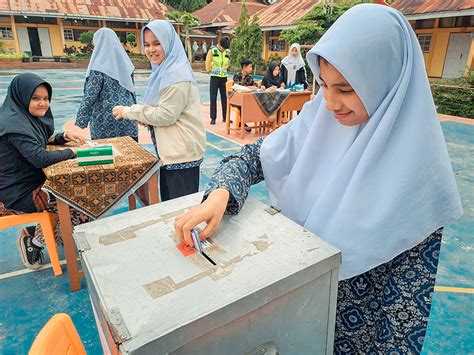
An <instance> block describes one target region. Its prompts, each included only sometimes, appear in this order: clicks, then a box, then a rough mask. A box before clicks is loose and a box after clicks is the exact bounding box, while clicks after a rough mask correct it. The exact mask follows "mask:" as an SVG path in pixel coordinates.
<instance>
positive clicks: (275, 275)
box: [74, 193, 341, 352]
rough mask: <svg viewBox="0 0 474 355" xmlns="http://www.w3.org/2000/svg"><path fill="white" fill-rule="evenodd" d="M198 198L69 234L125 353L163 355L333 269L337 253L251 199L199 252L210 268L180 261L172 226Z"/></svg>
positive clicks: (192, 259)
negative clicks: (152, 350) (156, 352)
mask: <svg viewBox="0 0 474 355" xmlns="http://www.w3.org/2000/svg"><path fill="white" fill-rule="evenodd" d="M201 199H202V193H197V194H193V195H189V196H185V197H183V198H179V199H175V200H171V201H167V202H164V203H160V204H156V205H153V206H149V207H145V208H140V209H138V210H134V211H130V212H126V213H122V214H118V215H114V216H111V217H108V218H104V219H99V220H96V221H93V222H90V223H87V224H83V225H79V226H77V227H75V228H74V238H75V240H76V244H77V247H78V250H79V251H80V252H81V256H82V264H83V268H84V272H85V275H86V278H87V283H88V287H89V292H90V294H91V298H92V299H93V301H94V302H96V303H95V305H96V306H95V308H97V309H96V312H98V313H103V316H104V319H106V320H107V322H108V323H109V326H110V327H111V328H112V333H113V335H114V338H115V341H116V343H118V344H121V346H122V349H124V350H125V351H126V352H133V350H134V349H138V348H140V347H142V346H144V345H146V344H148V343H150V342H156V341H159V343H160V347H161V349H162V350H163V352H167V351H172V350H174V349H177V348H178V347H180V346H182V345H183V344H186V343H188V342H190V341H192V340H193V339H196V338H198V337H200V336H202V335H203V334H206V333H209V332H212V331H213V330H214V329H216V328H218V327H220V326H222V325H224V324H227V323H228V322H230V321H232V320H235V319H237V318H239V317H241V316H243V315H245V314H247V313H249V312H252V311H254V310H256V309H258V308H259V307H262V306H263V305H265V304H266V303H269V302H271V301H272V300H274V299H276V298H278V297H280V296H282V295H284V294H286V293H289V292H291V291H292V290H294V289H296V288H298V287H301V286H303V285H305V284H307V283H309V282H312V281H314V280H315V279H317V278H319V277H320V276H321V275H323V274H326V273H328V272H330V271H333V270H337V269H338V267H339V264H340V262H341V254H340V251H339V250H338V249H337V248H335V247H333V246H332V245H330V244H328V243H327V242H325V241H323V240H322V239H320V238H319V237H317V236H315V235H314V234H312V233H311V232H309V231H307V230H305V229H304V228H303V227H301V226H299V225H298V224H296V223H294V222H292V221H291V220H289V219H288V218H286V217H285V216H283V215H282V214H281V213H279V211H278V210H277V209H273V208H270V207H269V206H267V205H265V204H263V203H261V202H260V201H258V200H257V199H254V198H249V199H248V200H247V201H246V203H245V205H244V207H243V209H242V210H241V212H240V213H239V214H238V215H233V216H224V218H223V220H222V223H221V225H220V227H219V228H218V230H217V231H216V233H215V234H214V235H213V237H212V238H211V239H210V242H209V244H208V245H206V246H205V248H204V252H205V253H206V255H208V256H209V258H210V259H211V260H208V259H206V258H205V257H204V256H203V255H201V254H200V253H197V252H195V253H194V254H192V255H189V256H184V255H183V253H182V251H180V250H179V249H178V248H177V244H178V242H177V240H176V238H177V237H176V234H175V232H174V221H175V217H176V216H178V215H181V214H182V213H184V212H185V211H187V210H188V209H190V208H192V207H193V206H195V205H197V204H199V203H200V202H201ZM213 263H214V264H215V265H213ZM196 322H197V323H196ZM193 324H194V326H193ZM196 324H198V325H199V326H195V325H196Z"/></svg>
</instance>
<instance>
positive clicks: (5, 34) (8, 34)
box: [0, 27, 13, 39]
mask: <svg viewBox="0 0 474 355" xmlns="http://www.w3.org/2000/svg"><path fill="white" fill-rule="evenodd" d="M0 39H13V31H12V28H11V27H0Z"/></svg>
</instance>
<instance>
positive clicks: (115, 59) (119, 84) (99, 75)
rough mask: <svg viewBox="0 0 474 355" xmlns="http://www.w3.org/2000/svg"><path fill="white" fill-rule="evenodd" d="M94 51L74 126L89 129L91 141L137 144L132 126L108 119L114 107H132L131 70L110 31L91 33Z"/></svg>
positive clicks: (131, 65)
mask: <svg viewBox="0 0 474 355" xmlns="http://www.w3.org/2000/svg"><path fill="white" fill-rule="evenodd" d="M93 44H94V51H93V52H92V57H91V60H90V62H89V66H88V67H87V72H86V82H85V84H84V97H83V98H82V102H81V106H80V108H79V112H78V113H77V117H76V126H78V127H80V128H86V127H87V126H89V127H90V131H91V137H92V139H100V138H114V137H123V136H130V137H132V138H133V139H135V140H138V128H137V123H136V122H131V121H121V122H118V121H116V120H115V119H114V116H113V115H112V108H113V107H114V106H117V105H127V106H128V105H133V104H134V103H135V102H136V100H135V86H134V84H133V71H134V70H135V67H134V66H133V64H132V61H131V60H130V58H129V57H128V55H127V53H126V52H125V49H124V48H123V46H122V43H120V40H119V38H118V37H117V34H116V33H115V32H114V31H113V30H111V29H110V28H105V27H104V28H101V29H100V30H98V31H97V32H95V33H94V38H93Z"/></svg>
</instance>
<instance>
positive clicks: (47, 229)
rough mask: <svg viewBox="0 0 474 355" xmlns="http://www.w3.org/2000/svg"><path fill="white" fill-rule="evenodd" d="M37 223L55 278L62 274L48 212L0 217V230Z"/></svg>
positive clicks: (52, 225)
mask: <svg viewBox="0 0 474 355" xmlns="http://www.w3.org/2000/svg"><path fill="white" fill-rule="evenodd" d="M32 223H37V224H38V223H39V224H40V225H41V229H42V231H43V234H44V240H45V243H46V249H47V250H48V254H49V258H50V259H51V264H52V266H53V272H54V275H55V276H59V275H61V274H62V273H63V271H62V269H61V265H60V264H59V257H58V249H57V247H56V240H55V238H54V223H53V214H52V213H50V212H35V213H25V214H11V215H6V216H2V217H0V230H4V229H7V228H10V227H16V226H21V225H24V224H32Z"/></svg>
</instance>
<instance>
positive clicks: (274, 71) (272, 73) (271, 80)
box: [261, 62, 285, 91]
mask: <svg viewBox="0 0 474 355" xmlns="http://www.w3.org/2000/svg"><path fill="white" fill-rule="evenodd" d="M284 88H285V83H284V82H283V79H282V78H281V75H280V64H278V63H277V62H271V63H270V65H269V66H268V72H267V74H265V76H264V77H263V81H262V86H261V89H262V90H265V89H266V90H270V91H274V90H277V89H284Z"/></svg>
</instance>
